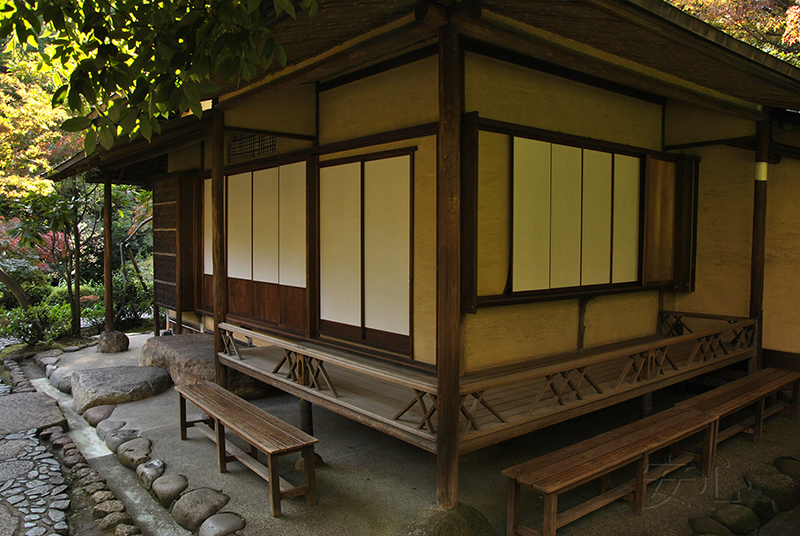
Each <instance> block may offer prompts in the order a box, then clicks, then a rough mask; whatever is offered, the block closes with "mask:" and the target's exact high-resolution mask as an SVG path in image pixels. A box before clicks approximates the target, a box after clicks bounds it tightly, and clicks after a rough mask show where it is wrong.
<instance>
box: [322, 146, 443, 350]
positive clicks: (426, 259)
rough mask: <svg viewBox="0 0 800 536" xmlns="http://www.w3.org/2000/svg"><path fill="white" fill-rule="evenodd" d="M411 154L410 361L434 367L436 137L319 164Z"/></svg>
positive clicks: (368, 149)
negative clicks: (406, 150) (396, 152)
mask: <svg viewBox="0 0 800 536" xmlns="http://www.w3.org/2000/svg"><path fill="white" fill-rule="evenodd" d="M409 147H416V148H417V150H416V151H415V152H414V214H413V218H414V233H413V234H414V244H413V251H414V272H413V273H412V274H411V277H412V280H413V285H414V291H413V299H412V303H411V307H412V318H413V323H412V325H413V331H412V337H413V358H414V360H416V361H420V362H422V363H429V364H434V363H436V136H427V137H424V138H416V139H410V140H404V141H400V142H396V143H390V144H384V145H377V146H372V147H364V148H360V149H356V150H351V151H346V152H340V153H335V154H328V155H324V156H322V157H320V160H321V161H325V160H333V159H339V158H348V157H352V156H360V155H365V154H371V153H376V152H382V151H390V150H394V149H404V148H409Z"/></svg>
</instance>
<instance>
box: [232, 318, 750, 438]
mask: <svg viewBox="0 0 800 536" xmlns="http://www.w3.org/2000/svg"><path fill="white" fill-rule="evenodd" d="M688 318H692V319H696V320H697V321H698V322H700V323H703V324H706V327H704V328H703V329H695V330H694V331H693V330H692V329H690V327H689V325H687V319H688ZM708 324H712V325H710V326H708ZM220 329H221V330H222V333H223V339H224V341H225V347H226V350H225V352H223V353H221V354H220V360H221V362H222V363H223V364H224V365H226V366H228V367H230V368H232V369H236V370H239V371H241V372H243V373H245V374H249V375H251V376H254V377H256V378H258V379H260V380H262V381H264V382H266V383H268V384H270V385H273V386H275V387H277V388H278V389H281V390H283V391H286V392H289V393H292V394H294V395H296V396H298V397H299V398H302V399H305V400H309V401H311V402H312V403H314V404H317V405H319V406H322V407H324V408H327V409H329V410H331V411H334V412H336V413H339V414H341V415H344V416H346V417H348V418H351V419H353V420H356V421H358V422H360V423H362V424H365V425H367V426H371V427H373V428H376V429H378V430H381V431H383V432H385V433H388V434H390V435H393V436H395V437H398V438H400V439H402V440H404V441H407V442H409V443H411V444H414V445H417V446H419V447H421V448H423V449H425V450H428V451H431V452H435V449H436V418H435V411H436V378H435V377H434V376H433V375H431V374H426V373H425V372H422V371H418V370H414V369H410V368H407V367H403V366H401V365H397V364H392V363H389V362H384V361H378V360H374V359H371V358H367V357H363V356H359V355H357V354H354V353H350V352H346V351H343V350H339V349H332V348H329V347H327V346H324V345H322V344H317V343H314V342H309V341H295V340H291V339H287V338H283V337H277V336H273V335H267V334H263V333H258V332H254V331H250V330H246V329H243V328H240V327H237V326H233V325H230V324H220ZM754 331H755V321H754V320H742V319H723V318H720V317H713V316H708V315H705V316H704V315H696V314H690V313H674V312H665V313H663V314H662V332H663V333H664V335H659V336H655V337H649V338H647V339H637V340H633V341H628V342H626V343H624V344H616V345H613V346H605V347H600V348H592V349H588V350H584V351H579V352H574V353H570V354H562V355H558V356H552V357H549V358H546V359H539V360H536V361H533V362H530V363H525V364H519V365H515V366H513V367H506V368H499V369H493V370H491V371H485V372H481V373H479V374H471V375H466V376H464V377H462V378H461V383H460V392H461V398H462V405H461V437H460V444H459V450H460V452H461V453H465V452H471V451H473V450H476V449H479V448H482V447H485V446H488V445H492V444H495V443H499V442H501V441H504V440H507V439H510V438H512V437H516V436H519V435H523V434H525V433H528V432H531V431H533V430H537V429H540V428H543V427H546V426H549V425H551V424H555V423H557V422H561V421H564V420H567V419H571V418H573V417H577V416H578V415H582V414H585V413H589V412H592V411H596V410H598V409H601V408H603V407H607V406H610V405H613V404H617V403H619V402H622V401H624V400H628V399H630V398H633V397H636V396H639V395H642V394H645V393H647V392H650V391H653V390H656V389H660V388H662V387H665V386H667V385H671V384H674V383H677V382H679V381H683V380H686V379H689V378H691V377H694V376H698V375H700V374H703V373H706V372H709V371H712V370H715V369H718V368H720V367H724V366H727V365H730V364H733V363H736V362H738V361H742V360H745V359H749V358H752V357H754V356H755V348H754V346H753V340H754V339H753V334H754ZM253 342H256V343H258V346H253V345H252V343H253ZM242 343H245V344H246V345H243V344H242Z"/></svg>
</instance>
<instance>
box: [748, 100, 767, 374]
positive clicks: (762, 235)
mask: <svg viewBox="0 0 800 536" xmlns="http://www.w3.org/2000/svg"><path fill="white" fill-rule="evenodd" d="M769 130H770V129H769V116H768V117H767V119H765V120H763V121H760V122H759V123H757V125H756V166H755V181H754V183H755V184H754V193H753V242H752V248H753V249H752V257H751V258H750V318H755V319H757V320H758V332H757V339H756V344H757V354H756V368H758V369H761V366H762V343H763V338H764V337H763V331H764V329H763V328H764V318H763V317H764V312H763V309H764V244H765V241H766V234H767V174H768V168H769V164H768V157H769V137H770V136H769V134H770V133H769Z"/></svg>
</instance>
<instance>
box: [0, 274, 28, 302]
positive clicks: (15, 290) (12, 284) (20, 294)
mask: <svg viewBox="0 0 800 536" xmlns="http://www.w3.org/2000/svg"><path fill="white" fill-rule="evenodd" d="M0 283H3V284H4V285H5V286H6V287H8V290H10V291H11V294H13V295H14V297H15V298H16V299H17V301H18V302H19V306H20V307H22V308H23V309H27V308H28V307H29V306H30V302H29V301H28V295H27V294H25V291H24V290H22V287H21V286H20V285H19V283H17V281H16V280H15V279H14V278H13V277H11V276H10V275H8V274H7V273H6V272H5V271H4V270H3V269H2V268H0Z"/></svg>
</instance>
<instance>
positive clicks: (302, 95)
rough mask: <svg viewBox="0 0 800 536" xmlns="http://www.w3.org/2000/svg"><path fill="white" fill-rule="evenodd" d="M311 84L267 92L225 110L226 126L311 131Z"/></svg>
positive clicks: (314, 107)
mask: <svg viewBox="0 0 800 536" xmlns="http://www.w3.org/2000/svg"><path fill="white" fill-rule="evenodd" d="M316 110H317V105H316V90H315V88H314V84H304V85H300V86H295V87H291V88H288V89H283V90H280V91H276V92H270V93H268V94H264V95H261V96H258V97H255V98H253V99H251V100H248V101H246V102H244V103H242V104H240V105H239V106H237V107H235V108H233V109H231V110H227V111H226V112H225V126H228V127H234V126H235V127H241V128H253V129H257V130H272V131H278V132H290V133H292V134H310V135H313V134H314V133H315V132H316V128H317V127H316Z"/></svg>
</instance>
